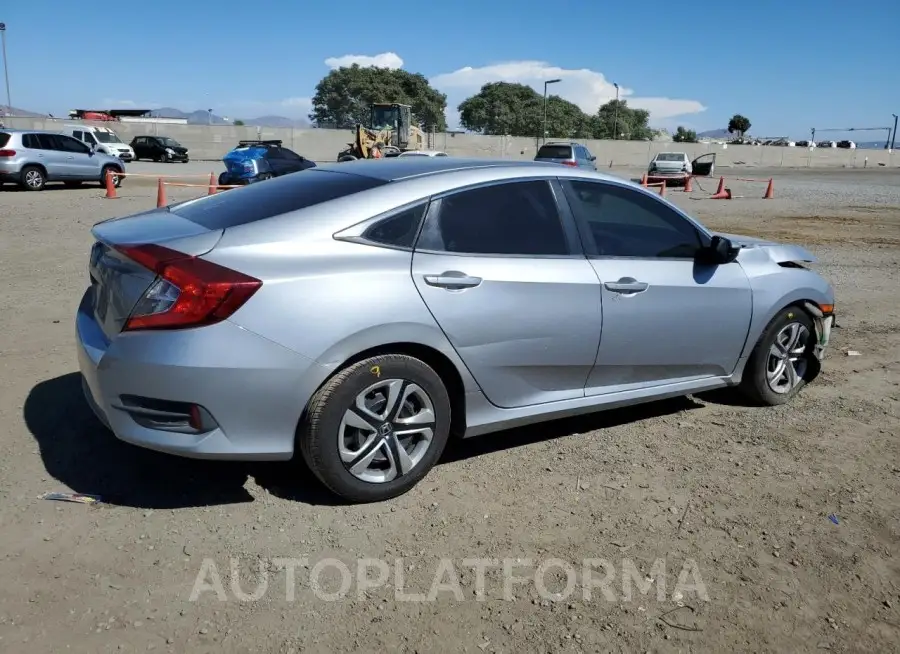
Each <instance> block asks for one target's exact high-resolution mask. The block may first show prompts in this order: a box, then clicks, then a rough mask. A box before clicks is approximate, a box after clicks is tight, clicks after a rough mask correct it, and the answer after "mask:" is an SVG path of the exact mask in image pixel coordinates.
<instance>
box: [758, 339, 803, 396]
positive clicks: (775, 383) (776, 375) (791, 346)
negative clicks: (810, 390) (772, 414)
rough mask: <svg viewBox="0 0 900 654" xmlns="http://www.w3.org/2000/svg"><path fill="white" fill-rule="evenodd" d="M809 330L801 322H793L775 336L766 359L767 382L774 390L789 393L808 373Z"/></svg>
mask: <svg viewBox="0 0 900 654" xmlns="http://www.w3.org/2000/svg"><path fill="white" fill-rule="evenodd" d="M808 344H809V330H808V329H807V328H806V327H805V326H804V325H802V324H800V323H799V322H791V323H788V324H787V325H785V326H784V327H782V328H781V331H779V332H778V334H777V335H776V336H775V340H774V342H773V343H772V347H770V348H769V356H768V358H767V360H766V382H767V383H768V385H769V388H771V389H772V390H773V391H774V392H776V393H779V394H784V393H789V392H790V391H791V390H793V389H794V388H795V387H796V386H797V385H798V384H799V383H800V382H801V381H803V378H804V376H805V375H806V369H807V365H808V363H809V362H808V361H807V358H806V348H807V345H808Z"/></svg>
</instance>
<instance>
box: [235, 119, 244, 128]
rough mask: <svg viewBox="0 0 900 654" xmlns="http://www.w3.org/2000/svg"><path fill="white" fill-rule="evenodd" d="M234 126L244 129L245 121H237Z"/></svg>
mask: <svg viewBox="0 0 900 654" xmlns="http://www.w3.org/2000/svg"><path fill="white" fill-rule="evenodd" d="M234 126H235V127H243V126H244V121H243V120H236V121H234Z"/></svg>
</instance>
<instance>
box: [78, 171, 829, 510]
mask: <svg viewBox="0 0 900 654" xmlns="http://www.w3.org/2000/svg"><path fill="white" fill-rule="evenodd" d="M92 234H93V236H94V238H95V239H96V240H95V243H94V245H93V248H92V250H91V255H90V261H89V264H88V265H89V270H90V286H89V288H88V289H87V291H86V292H85V294H84V297H83V298H82V300H81V304H80V306H79V308H78V310H77V315H76V319H75V322H76V331H77V342H78V346H77V349H78V359H79V362H80V368H81V372H82V374H83V377H84V388H85V391H86V396H87V398H88V401H89V402H90V403H91V405H92V406H93V408H94V411H95V412H96V414H97V416H98V417H99V418H100V420H102V421H103V422H104V423H105V424H106V425H107V426H109V428H110V429H111V430H112V431H113V432H114V433H115V434H116V435H117V436H118V437H119V438H120V439H122V440H124V441H127V442H129V443H132V444H135V445H140V446H143V447H147V448H150V449H154V450H159V451H163V452H169V453H172V454H178V455H182V456H187V457H196V458H206V459H255V460H262V459H289V458H291V457H292V456H293V455H294V454H295V452H297V451H299V452H300V453H302V456H303V458H304V459H305V461H306V463H307V464H308V466H309V468H310V469H311V470H312V471H313V473H315V475H316V476H317V477H318V478H319V479H320V480H321V481H322V482H323V483H324V484H325V485H326V486H327V487H328V488H330V489H331V490H332V491H334V492H335V493H337V494H338V495H340V496H342V497H344V498H346V499H347V500H350V501H356V502H363V501H376V500H383V499H386V498H390V497H393V496H396V495H399V494H401V493H404V492H406V491H407V490H409V489H410V488H412V487H413V486H414V485H415V484H416V483H418V482H419V480H421V479H422V478H423V477H424V476H425V475H426V473H427V472H428V470H429V469H430V468H431V467H432V466H433V465H434V464H435V462H437V460H438V459H439V458H440V456H441V453H442V451H443V449H444V446H445V445H446V443H447V440H448V438H449V437H450V435H451V434H453V435H454V436H460V437H469V436H477V435H481V434H487V433H489V432H496V431H499V430H502V429H507V428H510V427H516V426H519V425H526V424H529V423H536V422H540V421H546V420H551V419H555V418H561V417H564V416H571V415H575V414H581V413H587V412H591V411H597V410H601V409H606V408H612V407H621V406H624V405H630V404H636V403H640V402H647V401H650V400H655V399H660V398H669V397H673V396H677V395H683V394H688V393H697V392H701V391H708V390H712V389H722V388H729V387H735V388H737V389H740V390H741V391H742V392H743V393H744V394H745V395H746V397H747V398H749V399H750V400H751V401H753V402H757V403H760V404H763V405H779V404H783V403H786V402H788V401H789V400H790V399H791V398H793V397H794V396H795V395H796V394H797V392H798V391H800V389H801V388H802V387H803V386H804V384H806V383H807V382H809V381H811V380H812V379H813V378H815V377H816V375H817V374H818V371H819V368H820V363H821V359H822V357H823V355H824V353H825V351H826V348H827V346H828V342H829V335H830V333H831V328H832V325H833V320H834V319H833V316H834V301H835V300H834V293H833V291H832V288H831V286H829V284H828V283H827V282H826V281H825V280H824V279H823V278H822V277H820V276H819V275H818V274H817V273H815V272H813V271H812V270H810V269H808V268H807V267H806V266H805V264H804V263H803V262H809V261H814V257H813V256H812V255H811V254H810V253H809V252H808V251H806V250H805V249H804V248H802V247H800V246H797V245H791V244H777V243H771V242H766V241H762V240H759V239H752V238H746V237H737V236H728V235H724V234H717V233H714V232H711V231H710V230H708V229H707V228H705V227H704V226H703V225H702V224H700V223H699V222H698V221H697V220H695V219H694V218H692V217H691V216H689V215H688V214H686V213H685V212H684V211H683V210H682V209H680V208H678V207H677V206H675V205H674V204H672V203H670V202H668V201H667V200H666V199H665V198H661V197H659V196H658V195H656V194H655V193H652V192H648V191H647V190H645V189H643V188H641V187H640V186H638V185H636V184H633V183H632V182H628V181H625V180H622V179H619V178H616V177H612V176H608V175H603V174H600V173H596V172H592V171H587V170H583V169H579V168H567V169H563V168H561V167H560V166H558V165H548V164H540V163H533V162H527V161H526V162H523V161H516V162H514V161H508V160H505V161H503V160H501V161H491V160H485V159H457V158H454V157H447V158H438V157H409V158H401V157H398V158H394V159H388V160H384V161H381V162H378V163H377V164H373V163H372V162H370V161H354V162H346V163H333V164H326V165H322V166H319V167H318V168H313V169H311V170H308V171H307V172H305V173H304V174H302V175H286V176H284V177H281V178H278V179H273V180H270V181H269V182H267V183H265V184H258V185H257V184H253V185H250V186H248V187H247V188H245V189H243V190H241V191H239V192H236V193H220V194H215V195H210V196H205V197H202V198H199V199H195V200H190V201H187V202H183V203H179V204H176V205H172V206H169V207H164V208H160V209H156V210H153V211H145V212H143V213H140V214H137V215H133V216H129V217H123V218H115V219H111V220H107V221H104V222H100V223H98V224H96V225H95V226H94V227H93V229H92ZM536 309H537V310H536ZM601 317H602V319H601ZM573 474H574V473H573ZM160 483H162V482H160Z"/></svg>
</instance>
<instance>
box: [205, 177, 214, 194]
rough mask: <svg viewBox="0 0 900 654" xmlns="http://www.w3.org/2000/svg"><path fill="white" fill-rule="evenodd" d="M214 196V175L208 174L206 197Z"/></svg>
mask: <svg viewBox="0 0 900 654" xmlns="http://www.w3.org/2000/svg"><path fill="white" fill-rule="evenodd" d="M215 194H216V174H215V173H210V174H209V193H207V195H215Z"/></svg>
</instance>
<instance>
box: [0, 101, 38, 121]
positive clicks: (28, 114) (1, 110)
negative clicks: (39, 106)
mask: <svg viewBox="0 0 900 654" xmlns="http://www.w3.org/2000/svg"><path fill="white" fill-rule="evenodd" d="M0 116H22V117H24V118H46V117H47V114H39V113H37V112H36V111H27V110H25V109H18V108H17V107H10V106H8V105H5V104H0Z"/></svg>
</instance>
